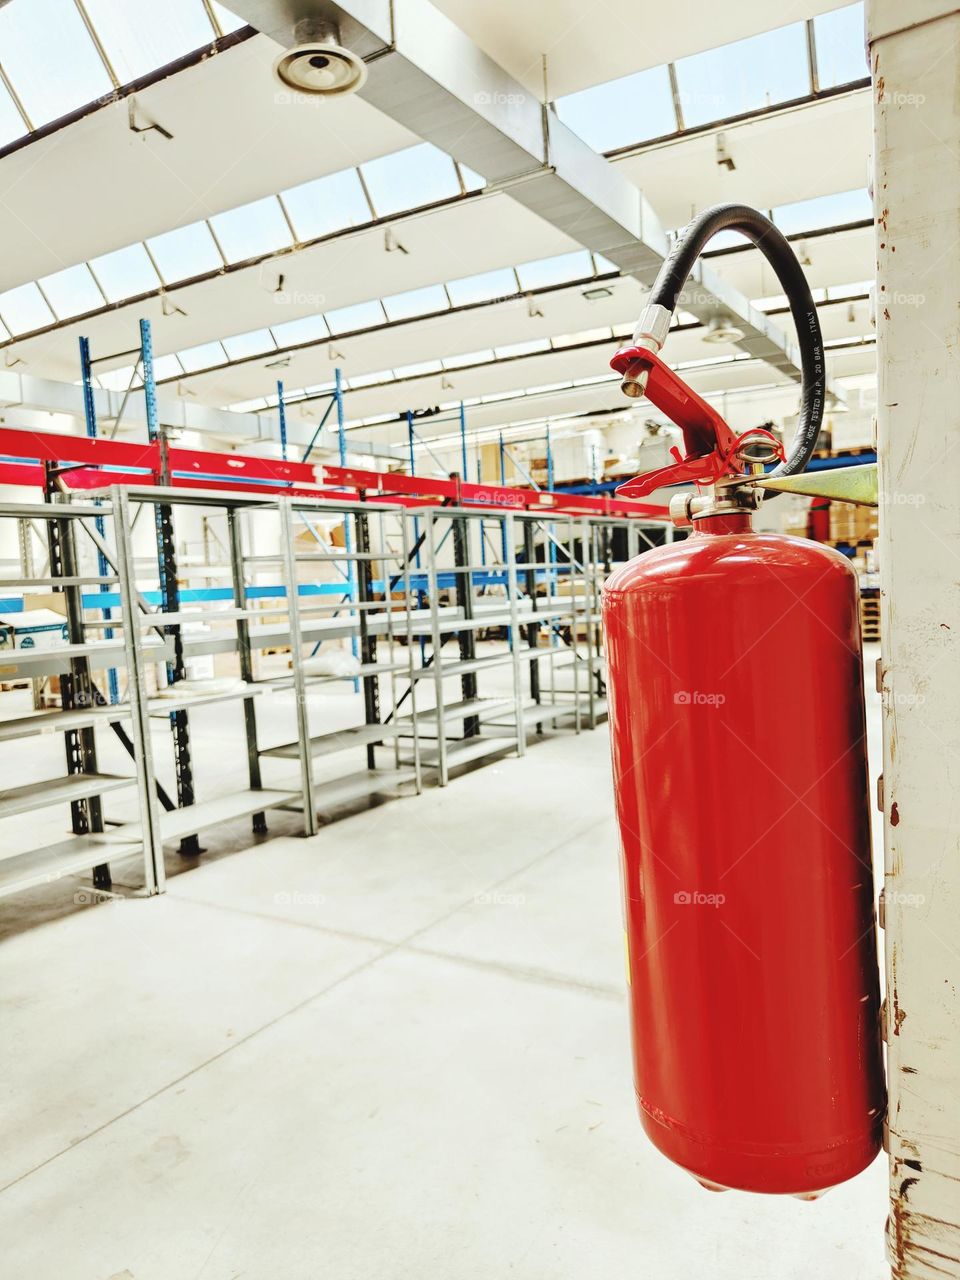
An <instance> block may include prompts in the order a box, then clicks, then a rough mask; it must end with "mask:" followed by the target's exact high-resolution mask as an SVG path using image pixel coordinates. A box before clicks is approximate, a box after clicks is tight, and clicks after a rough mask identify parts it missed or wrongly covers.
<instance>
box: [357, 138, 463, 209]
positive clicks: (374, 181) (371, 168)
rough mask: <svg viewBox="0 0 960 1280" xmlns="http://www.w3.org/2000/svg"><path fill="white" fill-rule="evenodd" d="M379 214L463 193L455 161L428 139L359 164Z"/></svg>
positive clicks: (418, 205)
mask: <svg viewBox="0 0 960 1280" xmlns="http://www.w3.org/2000/svg"><path fill="white" fill-rule="evenodd" d="M360 171H361V172H362V174H363V180H364V182H365V183H366V184H367V190H368V191H369V192H370V199H371V200H372V201H373V207H374V209H375V210H376V212H377V216H378V217H384V216H385V215H387V214H391V213H399V211H400V210H401V209H417V208H419V207H420V206H421V205H425V204H432V203H433V202H434V201H435V200H443V199H446V198H447V197H448V196H456V195H459V194H460V183H459V182H458V181H457V173H456V170H455V169H454V167H453V161H452V160H451V159H450V157H449V156H448V155H447V154H446V153H445V152H443V151H440V150H439V149H438V148H437V147H435V146H433V145H432V144H431V143H429V142H421V143H419V144H418V145H417V146H415V147H405V148H404V149H403V150H402V151H395V152H394V153H393V154H392V155H389V156H380V158H379V159H378V160H368V161H367V162H366V164H362V165H361V166H360Z"/></svg>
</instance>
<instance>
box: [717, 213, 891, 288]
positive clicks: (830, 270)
mask: <svg viewBox="0 0 960 1280" xmlns="http://www.w3.org/2000/svg"><path fill="white" fill-rule="evenodd" d="M798 248H799V249H800V251H801V254H802V256H803V257H804V258H805V259H809V262H804V267H803V270H804V273H805V275H806V277H807V280H808V281H809V284H810V287H811V288H812V289H826V288H829V287H830V286H831V285H833V286H839V285H845V284H851V283H852V282H854V281H858V280H872V279H873V277H874V276H875V274H876V254H875V247H874V233H873V227H861V228H859V229H857V230H854V231H839V232H837V233H836V234H834V235H830V236H811V237H810V238H809V239H807V240H804V241H803V243H802V246H801V245H798V244H797V242H794V249H798ZM710 266H711V268H713V269H714V270H716V271H717V272H718V274H720V275H721V276H722V277H723V278H724V280H727V281H729V282H730V284H732V285H734V286H735V287H736V288H737V289H739V290H740V292H741V293H744V294H746V296H747V297H748V298H769V297H773V296H775V295H777V294H782V293H783V289H782V287H781V285H780V283H779V282H778V280H777V277H776V276H775V275H774V272H773V268H772V267H771V266H770V264H769V263H768V262H767V260H766V258H765V257H764V256H763V254H762V253H760V251H759V250H757V249H748V250H744V251H742V252H738V253H730V254H725V255H722V256H718V257H713V258H711V259H710Z"/></svg>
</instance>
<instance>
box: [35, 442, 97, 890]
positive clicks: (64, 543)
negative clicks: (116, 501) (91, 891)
mask: <svg viewBox="0 0 960 1280" xmlns="http://www.w3.org/2000/svg"><path fill="white" fill-rule="evenodd" d="M53 486H54V478H53V474H52V473H51V470H50V467H49V464H47V465H45V484H44V490H45V493H44V496H45V498H46V501H47V502H48V503H50V504H51V505H55V504H56V498H55V497H54V487H53ZM74 523H75V522H74V521H73V520H68V519H63V520H48V521H47V522H46V524H47V539H48V547H49V556H50V576H51V578H74V579H75V578H76V577H77V575H78V574H79V567H78V564H77V545H76V539H75V529H74ZM60 591H61V592H62V594H63V599H64V605H65V610H66V620H67V638H68V640H69V643H70V644H83V643H84V642H85V640H86V636H85V628H84V624H83V588H82V587H81V586H80V585H79V584H78V583H77V582H76V581H74V582H73V583H68V584H66V585H65V586H63V587H61V588H60ZM60 703H61V706H62V707H63V710H64V711H72V710H74V709H81V708H84V707H91V706H93V681H92V680H91V678H90V663H89V661H88V660H87V658H85V657H79V658H72V659H71V660H70V674H69V675H67V674H64V675H62V676H61V677H60ZM63 740H64V748H65V750H66V755H67V772H68V773H70V774H76V773H96V772H97V744H96V738H95V735H94V731H93V728H92V727H89V726H88V727H87V728H84V729H68V730H67V731H66V732H65V733H64V735H63ZM70 825H71V827H72V829H73V833H74V835H78V836H84V835H89V834H90V833H91V832H98V831H102V830H103V806H102V803H101V800H100V797H99V796H97V795H93V796H87V797H86V798H84V799H82V800H71V802H70ZM93 883H94V884H95V885H96V887H97V888H98V889H109V888H110V885H111V879H110V867H109V866H108V865H107V863H102V864H101V865H100V866H97V867H94V869H93Z"/></svg>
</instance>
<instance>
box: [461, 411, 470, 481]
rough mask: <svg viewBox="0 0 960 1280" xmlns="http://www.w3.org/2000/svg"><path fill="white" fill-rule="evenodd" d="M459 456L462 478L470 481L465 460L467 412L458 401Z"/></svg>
mask: <svg viewBox="0 0 960 1280" xmlns="http://www.w3.org/2000/svg"><path fill="white" fill-rule="evenodd" d="M460 455H461V458H462V460H463V478H464V480H465V481H466V480H469V479H470V462H469V459H468V458H467V410H466V408H465V406H464V403H463V401H462V400H461V401H460Z"/></svg>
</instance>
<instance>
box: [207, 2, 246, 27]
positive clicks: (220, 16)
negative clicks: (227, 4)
mask: <svg viewBox="0 0 960 1280" xmlns="http://www.w3.org/2000/svg"><path fill="white" fill-rule="evenodd" d="M211 8H212V9H213V13H214V17H215V18H216V20H217V22H218V23H219V24H220V30H221V31H222V32H223V34H224V35H225V36H226V35H229V34H230V32H231V31H239V30H240V28H241V27H245V26H246V25H247V24H246V21H245V20H244V19H243V18H238V17H237V15H236V14H235V13H231V12H230V10H229V9H225V8H224V6H223V5H222V4H219V3H218V0H213V4H212V5H211Z"/></svg>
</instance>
